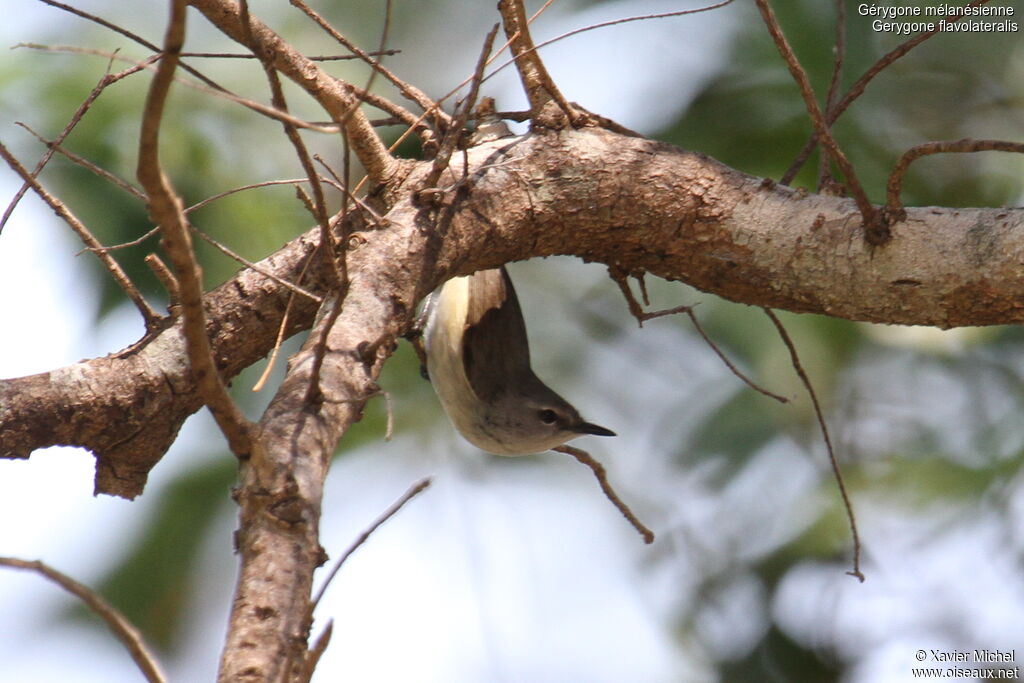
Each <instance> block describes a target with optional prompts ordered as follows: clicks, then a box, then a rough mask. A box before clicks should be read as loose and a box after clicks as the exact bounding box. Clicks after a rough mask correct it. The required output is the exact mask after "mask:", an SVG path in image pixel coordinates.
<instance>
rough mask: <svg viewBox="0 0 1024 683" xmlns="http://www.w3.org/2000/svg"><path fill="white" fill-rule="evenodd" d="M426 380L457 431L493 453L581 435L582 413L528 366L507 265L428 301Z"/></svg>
mask: <svg viewBox="0 0 1024 683" xmlns="http://www.w3.org/2000/svg"><path fill="white" fill-rule="evenodd" d="M424 343H425V346H426V353H427V372H428V373H429V375H430V382H431V384H433V385H434V390H435V391H436V392H437V395H438V397H439V398H440V399H441V404H442V405H443V406H444V410H445V412H446V413H448V417H449V419H451V421H452V423H453V424H454V425H455V427H456V428H457V429H458V430H459V432H460V433H461V434H462V436H464V437H465V438H466V440H468V441H469V442H470V443H472V444H473V445H475V446H477V447H478V448H481V449H483V450H485V451H487V452H489V453H494V454H496V455H528V454H530V453H540V452H542V451H546V450H548V449H550V448H554V447H555V446H561V445H562V444H564V443H565V442H566V441H569V440H570V439H573V438H576V437H577V436H581V435H583V434H595V435H597V436H615V433H614V432H612V431H611V430H608V429H605V428H604V427H600V426H598V425H595V424H591V423H590V422H586V421H584V420H583V418H582V417H580V414H579V412H578V411H577V410H576V409H575V408H573V407H572V406H571V405H570V404H569V403H568V402H567V401H566V400H565V399H563V398H562V397H561V396H559V395H558V394H556V393H555V392H554V391H552V390H551V389H549V388H548V386H547V385H545V384H544V383H543V382H541V381H540V379H538V378H537V375H535V374H534V373H533V369H532V368H531V367H530V348H529V345H528V342H527V339H526V324H525V323H524V322H523V313H522V310H520V308H519V300H518V299H517V298H516V292H515V289H514V288H513V287H512V280H511V279H510V278H509V276H508V273H507V272H506V271H505V268H503V267H502V268H496V269H493V270H481V271H478V272H476V273H474V274H473V275H469V276H466V277H457V278H453V279H451V280H449V281H448V282H446V283H445V284H444V286H443V287H441V289H440V290H438V291H437V292H435V293H434V294H433V296H432V300H431V301H430V302H429V303H428V313H427V324H426V332H425V338H424Z"/></svg>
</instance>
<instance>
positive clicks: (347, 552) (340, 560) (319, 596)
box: [309, 477, 431, 615]
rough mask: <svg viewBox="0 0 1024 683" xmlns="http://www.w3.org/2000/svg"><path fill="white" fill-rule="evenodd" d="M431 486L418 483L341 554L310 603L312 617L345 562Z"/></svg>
mask: <svg viewBox="0 0 1024 683" xmlns="http://www.w3.org/2000/svg"><path fill="white" fill-rule="evenodd" d="M430 484H431V479H430V477H427V478H425V479H421V480H420V481H418V482H416V483H415V484H413V485H412V486H411V487H409V489H408V490H407V491H406V492H405V493H403V494H402V496H401V497H400V498H399V499H398V500H396V501H395V502H394V503H392V504H391V505H390V506H388V508H387V509H386V510H385V511H384V512H383V513H381V515H380V516H379V517H377V519H375V520H373V522H371V523H370V526H368V527H366V529H365V530H363V531H362V532H361V533H360V534H359V536H357V537H356V540H355V541H353V542H352V545H350V546H349V547H348V548H346V549H345V552H343V553H342V554H341V557H339V558H338V561H337V562H335V563H334V566H333V567H331V571H330V572H329V573H328V574H327V578H326V579H324V582H323V584H322V585H321V586H320V590H318V591H317V592H316V596H315V597H314V598H313V601H312V602H310V604H309V613H310V614H311V615H312V613H313V610H315V609H316V607H317V605H319V604H320V600H321V599H323V597H324V593H326V592H327V587H328V586H330V585H331V581H333V580H334V577H335V576H337V574H338V572H339V571H340V570H341V567H342V565H343V564H345V561H346V560H348V558H350V557H351V556H352V554H353V553H354V552H355V551H357V550H359V547H360V546H362V545H363V544H364V543H366V541H367V540H369V538H370V536H372V535H373V532H375V531H376V530H377V529H379V528H380V526H381V525H382V524H384V523H385V522H387V521H388V520H389V519H391V518H392V517H394V516H395V515H396V514H397V513H398V511H399V510H401V509H402V508H403V507H405V504H406V503H408V502H409V501H410V500H412V499H413V498H415V497H416V496H418V495H419V494H420V493H422V492H423V491H424V490H425V489H426V488H427V487H429V486H430Z"/></svg>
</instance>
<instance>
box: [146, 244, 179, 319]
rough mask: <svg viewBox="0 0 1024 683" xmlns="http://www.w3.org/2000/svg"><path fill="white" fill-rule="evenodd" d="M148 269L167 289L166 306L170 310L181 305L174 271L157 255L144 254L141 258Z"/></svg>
mask: <svg viewBox="0 0 1024 683" xmlns="http://www.w3.org/2000/svg"><path fill="white" fill-rule="evenodd" d="M142 260H143V261H144V262H145V264H146V265H147V266H149V269H150V270H151V271H153V275H155V276H156V279H157V280H159V281H160V284H162V285H163V286H164V289H166V290H167V308H168V310H170V309H171V308H174V307H176V306H180V305H181V294H180V293H179V291H178V279H177V278H176V277H174V273H172V272H171V269H170V268H168V267H167V264H166V263H164V262H163V260H162V259H161V258H160V257H159V256H157V255H156V254H146V257H145V258H144V259H142Z"/></svg>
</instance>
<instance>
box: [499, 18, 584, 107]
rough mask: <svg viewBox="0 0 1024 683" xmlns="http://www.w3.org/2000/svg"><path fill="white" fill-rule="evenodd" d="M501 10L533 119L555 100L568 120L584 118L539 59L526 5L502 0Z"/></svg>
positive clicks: (506, 33)
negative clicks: (566, 97)
mask: <svg viewBox="0 0 1024 683" xmlns="http://www.w3.org/2000/svg"><path fill="white" fill-rule="evenodd" d="M498 12H499V13H500V14H501V21H502V24H503V26H504V28H505V35H506V36H507V37H508V42H509V44H510V46H511V50H512V56H513V58H514V59H515V63H516V70H517V71H518V72H519V79H520V80H521V81H522V83H523V90H525V91H526V98H527V99H528V100H529V101H530V112H531V114H532V118H533V119H535V120H536V119H537V117H538V116H539V115H540V114H541V112H542V111H543V109H544V105H546V104H547V103H548V102H551V101H554V102H555V103H557V104H558V107H559V109H561V110H562V112H563V113H564V114H565V116H566V117H567V118H568V120H569V123H571V124H576V123H577V121H578V120H579V119H580V118H581V115H580V114H579V112H577V111H576V110H575V109H574V108H573V107H572V105H570V104H569V101H568V100H566V99H565V96H564V95H562V91H561V90H559V89H558V86H556V85H555V82H554V80H553V79H552V78H551V74H549V73H548V70H547V67H545V66H544V62H543V61H542V60H541V58H540V54H539V53H538V52H537V48H536V46H535V45H534V44H533V38H532V37H531V36H530V27H529V22H528V21H527V19H526V8H525V7H524V6H523V2H522V0H499V2H498Z"/></svg>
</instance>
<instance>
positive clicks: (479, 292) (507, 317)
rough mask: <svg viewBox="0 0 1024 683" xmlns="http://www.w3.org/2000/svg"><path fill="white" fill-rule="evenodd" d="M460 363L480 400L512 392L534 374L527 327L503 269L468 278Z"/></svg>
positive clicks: (517, 300)
mask: <svg viewBox="0 0 1024 683" xmlns="http://www.w3.org/2000/svg"><path fill="white" fill-rule="evenodd" d="M462 360H463V363H464V364H465V369H466V377H467V378H468V379H469V383H470V386H472V387H473V391H474V392H476V395H477V396H479V397H480V398H481V399H483V400H488V399H490V398H493V397H494V396H496V395H497V394H500V393H503V392H506V391H510V390H513V389H514V388H515V386H516V383H517V382H518V381H519V380H520V379H523V378H525V377H527V376H532V374H533V373H532V370H530V347H529V344H528V342H527V338H526V323H524V322H523V312H522V310H521V309H520V308H519V299H518V298H517V297H516V290H515V288H514V287H513V286H512V280H511V278H509V276H508V272H506V270H505V268H504V267H501V268H495V269H492V270H481V271H478V272H476V273H474V274H473V275H470V276H469V301H468V304H467V311H466V331H465V334H464V336H463V340H462Z"/></svg>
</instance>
